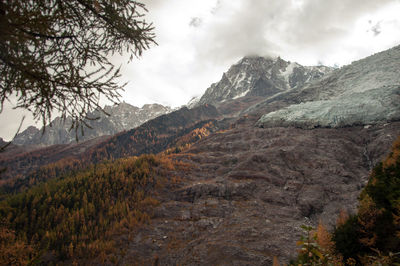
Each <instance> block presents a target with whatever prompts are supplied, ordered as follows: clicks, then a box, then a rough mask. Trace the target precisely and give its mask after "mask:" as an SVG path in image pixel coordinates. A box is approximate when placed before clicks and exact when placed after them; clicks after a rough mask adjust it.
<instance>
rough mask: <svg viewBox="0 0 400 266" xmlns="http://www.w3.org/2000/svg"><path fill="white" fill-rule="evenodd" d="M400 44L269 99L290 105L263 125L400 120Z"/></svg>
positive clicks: (266, 118)
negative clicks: (297, 88)
mask: <svg viewBox="0 0 400 266" xmlns="http://www.w3.org/2000/svg"><path fill="white" fill-rule="evenodd" d="M399 70H400V46H397V47H394V48H392V49H389V50H387V51H384V52H381V53H378V54H375V55H372V56H370V57H367V58H365V59H362V60H359V61H357V62H353V63H352V64H351V65H347V66H344V67H342V68H341V69H338V70H335V71H333V72H331V73H329V74H327V75H326V76H324V77H323V78H321V79H320V80H317V81H315V82H311V83H309V84H306V86H304V87H303V88H301V89H299V90H291V91H288V92H286V93H283V94H281V95H278V96H275V97H271V98H269V99H267V100H266V101H265V103H264V105H268V104H271V103H272V102H274V101H286V102H288V103H290V104H291V105H290V106H288V107H286V108H282V109H280V110H276V111H274V112H270V113H267V114H265V115H264V116H263V117H262V118H261V119H260V120H259V122H258V125H260V126H265V127H275V126H298V127H303V128H314V127H344V126H352V125H368V124H376V123H386V122H388V121H396V120H400V75H399Z"/></svg>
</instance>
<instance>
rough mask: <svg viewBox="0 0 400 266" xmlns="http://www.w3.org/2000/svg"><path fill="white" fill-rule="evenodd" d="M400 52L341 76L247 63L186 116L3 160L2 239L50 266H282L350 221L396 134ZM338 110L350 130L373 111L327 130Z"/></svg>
mask: <svg viewBox="0 0 400 266" xmlns="http://www.w3.org/2000/svg"><path fill="white" fill-rule="evenodd" d="M398 49H399V47H395V48H393V49H390V50H388V51H385V52H382V53H378V54H376V55H373V56H371V57H368V58H366V59H363V60H359V61H357V62H354V63H353V64H351V65H349V66H344V67H342V68H340V69H336V70H332V69H330V68H325V67H322V66H321V67H302V66H300V65H298V64H297V63H289V62H286V61H284V60H282V59H280V58H276V59H273V58H262V57H245V58H243V59H242V60H241V61H239V62H238V63H237V64H236V65H234V66H232V67H231V68H230V69H229V70H228V72H227V73H225V74H224V75H223V78H222V80H221V81H220V82H218V83H216V84H213V85H211V87H210V88H209V89H208V90H207V91H206V93H205V94H204V95H203V96H202V97H200V99H197V100H199V103H198V104H196V99H194V100H193V101H192V103H193V106H196V107H193V108H191V109H189V108H181V109H180V110H177V111H174V112H171V113H168V114H165V115H161V116H159V117H157V118H155V119H152V120H150V121H147V122H146V123H144V124H142V125H141V126H139V127H137V128H133V129H131V130H128V131H123V132H120V133H118V134H115V135H113V136H108V137H103V138H102V139H92V140H90V141H86V142H83V143H74V144H59V145H53V146H49V147H46V148H43V149H40V150H36V151H32V152H28V153H25V154H16V155H15V154H14V155H13V156H8V153H7V152H6V153H5V154H0V168H4V167H8V170H7V172H6V173H5V175H6V176H5V178H3V183H4V184H3V186H2V187H1V194H0V199H4V200H2V201H1V204H0V207H1V210H0V215H2V216H1V217H0V218H3V219H5V221H6V222H5V223H2V225H1V226H6V230H3V232H5V233H8V234H5V236H6V237H7V236H8V238H9V239H11V240H12V239H14V242H15V245H14V246H15V247H24V245H23V244H24V243H25V244H30V245H32V248H37V249H39V250H37V251H38V254H44V255H43V256H42V258H41V259H42V260H47V264H51V263H52V264H57V263H65V264H68V263H69V262H71V261H72V260H75V259H76V260H77V262H76V263H78V264H93V265H95V264H117V265H119V264H120V265H135V264H139V265H272V259H273V257H274V256H277V257H278V258H279V260H280V261H281V262H283V263H286V264H287V263H288V262H289V260H290V259H291V258H294V257H295V256H296V249H297V247H296V242H297V240H298V239H300V236H301V235H303V232H302V230H301V226H302V225H307V226H313V227H315V226H316V225H317V224H318V223H319V222H322V223H323V224H325V225H326V227H327V228H328V229H332V228H334V227H335V224H336V220H337V217H338V215H339V213H340V212H341V211H347V212H348V213H350V214H351V213H355V211H356V209H357V205H358V201H357V198H358V197H359V196H360V192H361V190H362V189H363V187H365V185H366V184H367V182H368V176H369V173H370V171H371V170H372V169H373V167H374V165H376V164H377V163H378V162H380V161H381V160H382V159H383V158H384V157H385V156H387V155H388V154H389V153H390V150H389V148H390V146H391V144H392V143H393V141H394V140H395V139H396V138H397V136H398V135H399V134H400V121H399V120H398V119H397V118H396V113H397V111H398V109H397V108H396V107H397V105H396V102H395V100H397V99H398V98H396V97H397V94H396V91H398V90H396V88H398V87H399V82H398V79H399V77H398V73H397V72H398V71H397V70H398V69H399V67H398V61H399V58H398ZM247 81H248V82H247ZM384 88H389V89H387V90H385V89H384ZM386 92H389V94H387V93H386ZM388 95H390V96H391V97H392V98H393V101H391V99H388ZM202 99H203V101H202ZM366 99H367V100H366ZM375 99H378V100H380V101H382V100H384V101H385V102H384V103H382V104H381V105H378V104H376V102H374V100H375ZM350 100H351V104H350V103H347V102H346V101H350ZM321 101H322V102H323V103H324V104H319V105H316V103H319V102H321ZM370 103H373V104H370ZM325 104H326V105H327V106H329V107H330V109H329V110H328V111H326V112H322V111H321V110H324V108H325ZM191 105H192V104H191ZM336 105H337V106H338V107H340V108H341V110H340V112H342V114H345V115H346V117H345V118H346V119H345V120H342V121H351V118H352V117H354V116H355V115H354V113H353V110H354V109H359V108H360V107H361V106H365V110H369V111H368V112H365V113H364V117H365V121H367V122H368V123H365V121H361V122H362V123H360V122H351V123H341V124H337V125H335V124H329V123H326V124H323V123H322V122H323V121H325V120H329V119H327V118H326V116H325V114H326V113H327V114H329V113H330V112H338V111H337V110H336V109H335V108H334V107H335V106H336ZM302 106H306V107H307V108H301V107H302ZM353 107H354V108H353ZM355 107H357V108H355ZM361 110H364V109H361ZM382 110H384V111H386V112H385V115H384V116H378V115H377V114H382V113H383V111H382ZM287 114H290V116H289V115H287ZM356 114H357V113H356ZM393 114H394V116H393ZM265 117H267V118H268V119H270V120H262V119H261V120H260V118H263V119H264V118H265ZM271 117H273V118H274V119H273V120H272V118H271ZM288 117H295V118H296V120H293V121H294V122H293V121H291V122H290V121H289V119H288ZM328 118H329V117H328ZM375 118H378V119H375ZM321 121H322V122H321ZM369 121H375V122H373V123H370V122H369ZM289 122H290V123H289ZM143 153H154V154H157V155H155V156H153V155H150V156H148V155H143ZM130 156H133V157H130ZM136 156H139V157H136ZM140 156H141V157H140ZM16 177H19V179H17V180H16ZM7 178H8V179H7ZM8 181H10V182H8ZM21 191H22V192H21ZM378 192H379V191H378ZM103 195H104V197H103ZM148 197H150V198H148ZM398 200H400V199H397V198H396V199H394V201H395V202H398ZM25 210H26V211H25ZM376 211H377V212H378V210H376ZM85 221H90V224H89V223H88V224H89V226H88V225H87V222H85ZM54 225H56V226H54ZM49 227H50V228H49ZM0 229H2V228H0ZM114 229H115V230H114ZM116 229H118V230H116ZM385 230H389V229H385ZM13 232H15V236H18V237H14V238H13V235H12V234H13ZM389 233H390V232H389ZM10 234H11V236H9V235H10ZM392 235H394V234H392ZM58 236H60V237H61V238H58ZM371 237H372V236H371ZM16 240H18V241H21V242H16ZM23 241H25V242H23ZM11 242H12V241H11ZM49 243H55V244H56V245H57V246H56V247H53V246H52V245H49ZM11 247H12V246H11ZM44 264H46V263H45V262H44Z"/></svg>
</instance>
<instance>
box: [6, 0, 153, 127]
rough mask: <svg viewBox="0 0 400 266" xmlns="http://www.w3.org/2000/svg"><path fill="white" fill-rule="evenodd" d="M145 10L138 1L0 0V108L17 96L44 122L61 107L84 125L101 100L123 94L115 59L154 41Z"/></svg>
mask: <svg viewBox="0 0 400 266" xmlns="http://www.w3.org/2000/svg"><path fill="white" fill-rule="evenodd" d="M146 12H147V9H146V7H145V5H144V4H142V3H139V2H136V1H133V0H68V1H63V0H24V1H21V0H0V89H1V90H0V113H1V112H2V110H3V106H4V103H5V101H7V100H9V99H10V98H11V97H14V96H15V97H16V99H17V103H16V106H15V107H16V108H22V109H26V110H28V111H30V112H31V113H32V114H33V116H34V118H35V119H36V120H37V121H41V122H42V123H43V125H46V124H47V123H49V122H51V115H52V113H54V112H56V113H60V114H61V117H62V118H64V119H65V118H66V117H67V116H69V117H71V118H72V120H73V125H72V128H75V129H76V130H77V129H78V128H83V125H84V124H85V119H87V117H86V114H87V113H88V112H91V111H93V110H95V109H98V108H100V103H99V101H100V98H104V99H108V100H110V101H111V102H114V103H116V102H118V99H119V97H120V92H121V90H122V89H123V86H124V85H119V84H118V82H117V78H118V77H119V76H120V68H119V67H116V66H114V65H113V64H112V62H111V61H110V57H111V56H112V55H114V54H119V55H123V54H124V53H126V54H128V57H127V58H128V61H131V60H132V59H133V58H135V57H139V56H141V55H142V52H143V51H144V50H146V49H148V48H149V47H150V46H151V45H152V44H156V43H155V40H154V38H155V36H154V28H153V26H152V24H151V23H147V22H146V21H145V20H144V15H145V14H146Z"/></svg>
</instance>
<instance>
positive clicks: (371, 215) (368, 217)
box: [333, 137, 400, 263]
mask: <svg viewBox="0 0 400 266" xmlns="http://www.w3.org/2000/svg"><path fill="white" fill-rule="evenodd" d="M359 200H360V205H359V208H358V213H357V215H355V216H352V217H350V218H349V219H348V220H347V221H346V222H345V223H344V224H343V225H341V226H338V227H337V228H336V230H335V232H334V233H333V239H334V241H335V245H336V250H337V251H338V252H340V253H341V254H342V255H343V256H344V258H345V259H347V258H353V259H355V260H356V261H357V263H366V261H367V262H369V261H371V260H372V259H373V258H375V259H376V261H380V260H382V261H385V260H387V261H390V263H398V262H400V261H399V258H398V256H397V255H396V254H397V253H396V252H398V251H399V250H400V233H399V232H400V219H399V218H400V137H399V138H398V139H397V140H396V141H395V143H394V145H393V149H392V152H391V153H390V155H389V156H388V157H387V158H386V159H385V160H384V161H383V162H382V163H379V164H378V165H377V166H376V167H375V168H374V169H373V171H372V173H371V175H370V179H369V182H368V184H367V186H366V187H365V188H364V190H363V191H362V192H361V195H360V198H359Z"/></svg>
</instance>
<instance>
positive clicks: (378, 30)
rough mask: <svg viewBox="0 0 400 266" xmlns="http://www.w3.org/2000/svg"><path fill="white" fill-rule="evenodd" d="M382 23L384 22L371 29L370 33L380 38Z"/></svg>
mask: <svg viewBox="0 0 400 266" xmlns="http://www.w3.org/2000/svg"><path fill="white" fill-rule="evenodd" d="M381 22H382V21H379V22H378V23H376V24H375V25H374V26H372V27H371V30H370V31H372V33H373V34H374V36H378V35H379V34H381V32H382V28H381Z"/></svg>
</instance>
